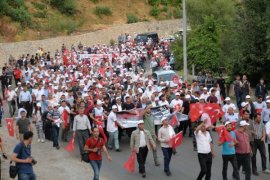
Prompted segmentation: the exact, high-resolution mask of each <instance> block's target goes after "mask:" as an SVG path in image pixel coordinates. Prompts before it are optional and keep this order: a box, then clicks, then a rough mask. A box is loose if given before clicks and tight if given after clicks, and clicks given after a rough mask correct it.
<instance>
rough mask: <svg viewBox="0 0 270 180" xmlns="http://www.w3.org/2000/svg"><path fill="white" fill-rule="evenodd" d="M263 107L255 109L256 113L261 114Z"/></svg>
mask: <svg viewBox="0 0 270 180" xmlns="http://www.w3.org/2000/svg"><path fill="white" fill-rule="evenodd" d="M262 110H263V109H255V112H256V114H261V113H262Z"/></svg>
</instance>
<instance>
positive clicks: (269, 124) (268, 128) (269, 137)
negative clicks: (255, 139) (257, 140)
mask: <svg viewBox="0 0 270 180" xmlns="http://www.w3.org/2000/svg"><path fill="white" fill-rule="evenodd" d="M265 131H266V137H267V144H268V153H269V155H268V157H269V162H270V121H268V122H267V123H266V124H265Z"/></svg>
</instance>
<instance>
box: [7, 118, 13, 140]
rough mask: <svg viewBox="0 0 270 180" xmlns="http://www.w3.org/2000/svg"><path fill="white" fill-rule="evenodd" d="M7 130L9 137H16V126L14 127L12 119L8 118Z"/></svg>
mask: <svg viewBox="0 0 270 180" xmlns="http://www.w3.org/2000/svg"><path fill="white" fill-rule="evenodd" d="M6 123H7V128H8V134H9V136H13V137H14V125H13V119H12V118H6Z"/></svg>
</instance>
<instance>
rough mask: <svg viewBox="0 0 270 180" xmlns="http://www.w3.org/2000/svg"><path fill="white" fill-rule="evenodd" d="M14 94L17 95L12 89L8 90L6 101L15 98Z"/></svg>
mask: <svg viewBox="0 0 270 180" xmlns="http://www.w3.org/2000/svg"><path fill="white" fill-rule="evenodd" d="M15 96H17V94H16V93H15V91H14V90H11V91H9V92H8V98H7V101H11V100H12V99H14V98H15Z"/></svg>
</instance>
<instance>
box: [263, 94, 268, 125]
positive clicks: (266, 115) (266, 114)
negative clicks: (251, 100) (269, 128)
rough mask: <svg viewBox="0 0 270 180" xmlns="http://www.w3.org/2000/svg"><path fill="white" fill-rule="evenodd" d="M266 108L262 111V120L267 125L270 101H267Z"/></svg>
mask: <svg viewBox="0 0 270 180" xmlns="http://www.w3.org/2000/svg"><path fill="white" fill-rule="evenodd" d="M265 102H266V108H265V109H263V110H262V120H263V123H264V124H266V123H267V122H269V119H270V118H269V117H270V100H269V99H268V100H266V101H265Z"/></svg>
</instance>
